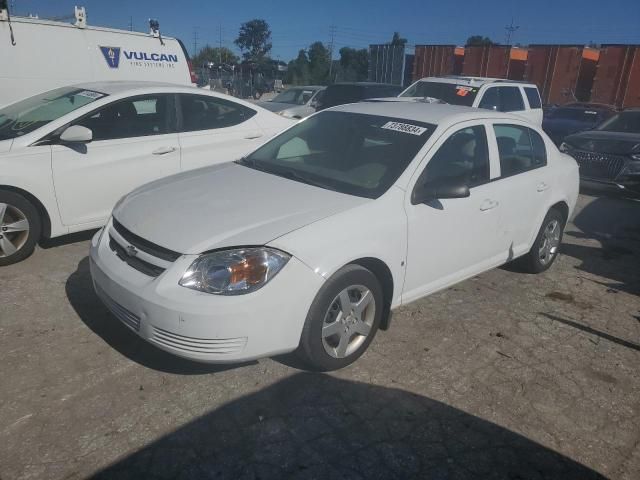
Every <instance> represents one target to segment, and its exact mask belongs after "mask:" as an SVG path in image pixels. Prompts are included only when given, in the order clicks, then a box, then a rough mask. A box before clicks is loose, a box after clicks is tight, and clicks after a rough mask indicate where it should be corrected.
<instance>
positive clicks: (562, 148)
mask: <svg viewBox="0 0 640 480" xmlns="http://www.w3.org/2000/svg"><path fill="white" fill-rule="evenodd" d="M558 150H560V151H561V152H562V153H567V152H569V151H570V150H571V146H570V145H569V144H568V143H565V142H562V143H561V144H560V146H559V147H558Z"/></svg>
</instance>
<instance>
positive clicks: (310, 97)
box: [257, 85, 327, 119]
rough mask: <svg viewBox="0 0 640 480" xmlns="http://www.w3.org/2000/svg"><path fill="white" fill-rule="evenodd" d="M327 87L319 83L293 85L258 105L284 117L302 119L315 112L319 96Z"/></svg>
mask: <svg viewBox="0 0 640 480" xmlns="http://www.w3.org/2000/svg"><path fill="white" fill-rule="evenodd" d="M325 88H327V87H321V86H318V85H309V86H306V87H291V88H288V89H286V90H285V91H284V92H282V93H280V94H279V95H277V96H276V97H274V98H273V99H272V100H269V101H268V102H257V105H260V106H261V107H262V108H265V109H267V110H269V111H270V112H274V113H277V114H278V115H282V116H283V117H287V118H294V119H301V118H305V117H308V116H309V115H311V114H312V113H315V111H316V107H315V104H316V102H317V100H318V96H319V95H322V92H323V91H324V89H325Z"/></svg>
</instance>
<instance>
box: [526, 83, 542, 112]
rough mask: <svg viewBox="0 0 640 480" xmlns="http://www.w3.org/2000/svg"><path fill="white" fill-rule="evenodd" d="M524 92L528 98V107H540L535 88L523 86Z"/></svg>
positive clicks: (538, 96)
mask: <svg viewBox="0 0 640 480" xmlns="http://www.w3.org/2000/svg"><path fill="white" fill-rule="evenodd" d="M524 93H525V94H526V95H527V100H529V107H531V108H542V103H541V102H540V94H539V93H538V89H537V88H533V87H524Z"/></svg>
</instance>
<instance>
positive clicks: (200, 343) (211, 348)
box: [153, 327, 247, 355]
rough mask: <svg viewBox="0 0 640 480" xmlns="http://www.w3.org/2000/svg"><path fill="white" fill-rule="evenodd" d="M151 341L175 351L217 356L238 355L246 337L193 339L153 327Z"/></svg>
mask: <svg viewBox="0 0 640 480" xmlns="http://www.w3.org/2000/svg"><path fill="white" fill-rule="evenodd" d="M153 340H154V341H156V342H157V343H160V344H162V345H165V346H167V347H170V348H173V349H175V350H182V351H184V352H191V353H209V354H217V355H225V354H226V355H229V354H232V353H238V352H240V351H242V350H243V349H244V347H245V346H246V344H247V337H240V338H216V339H206V338H193V337H185V336H184V335H178V334H176V333H172V332H169V331H167V330H163V329H161V328H157V327H153Z"/></svg>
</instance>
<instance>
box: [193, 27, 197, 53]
mask: <svg viewBox="0 0 640 480" xmlns="http://www.w3.org/2000/svg"><path fill="white" fill-rule="evenodd" d="M197 54H198V27H193V56H194V57H195V56H196V55H197Z"/></svg>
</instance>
